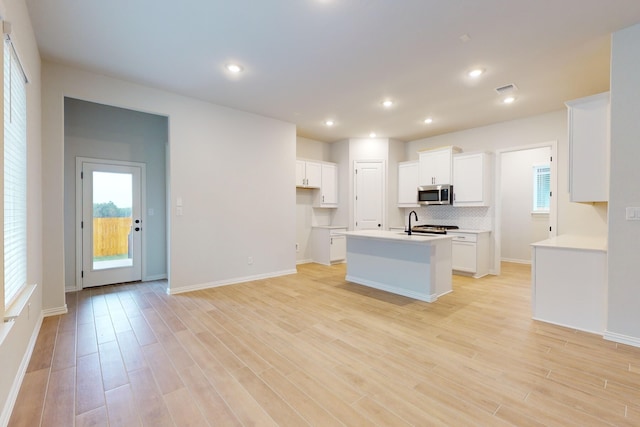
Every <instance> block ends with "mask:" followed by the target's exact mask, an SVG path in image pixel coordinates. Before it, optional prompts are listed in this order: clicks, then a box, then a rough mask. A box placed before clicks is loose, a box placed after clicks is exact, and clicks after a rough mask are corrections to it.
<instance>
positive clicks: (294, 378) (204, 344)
mask: <svg viewBox="0 0 640 427" xmlns="http://www.w3.org/2000/svg"><path fill="white" fill-rule="evenodd" d="M298 271H299V272H298V274H296V275H291V276H285V277H281V278H275V279H267V280H260V281H254V282H248V283H243V284H238V285H232V286H225V287H220V288H215V289H210V290H206V291H198V292H192V293H188V294H182V295H176V296H167V295H166V293H165V286H166V283H165V282H151V283H144V284H136V285H118V286H107V287H101V288H96V289H88V290H84V291H81V292H77V293H72V294H67V303H68V307H69V314H66V315H64V316H55V317H48V318H46V319H45V320H44V323H43V325H42V329H41V332H40V335H39V337H38V341H37V344H36V348H35V350H34V353H33V356H32V359H31V362H30V364H29V367H28V370H27V374H26V376H25V379H24V382H23V384H22V388H21V391H20V395H19V397H18V401H17V403H16V406H15V409H14V411H13V414H12V418H11V421H10V426H29V427H32V426H65V427H66V426H74V425H75V426H100V425H101V426H106V425H109V426H137V425H144V426H249V425H256V426H275V425H282V426H304V425H314V426H341V425H345V426H376V425H377V426H410V425H415V426H473V425H478V426H512V425H515V426H610V425H615V426H638V425H640V349H638V348H634V347H628V346H624V345H620V344H616V343H613V342H609V341H605V340H603V339H602V338H601V337H599V336H594V335H590V334H586V333H582V332H578V331H575V330H571V329H567V328H562V327H558V326H553V325H549V324H545V323H541V322H536V321H533V320H531V308H530V301H531V298H530V274H529V267H528V266H523V265H517V264H508V263H505V264H504V265H503V272H502V275H501V276H499V277H487V278H483V279H477V280H476V279H470V278H465V277H460V276H454V292H453V293H452V294H449V295H446V296H444V297H442V298H440V299H439V300H438V301H437V302H436V303H432V304H428V303H424V302H418V301H415V300H412V299H409V298H405V297H401V296H396V295H392V294H389V293H385V292H382V291H377V290H374V289H369V288H366V287H363V286H359V285H355V284H352V283H348V282H346V281H345V280H344V276H345V266H344V265H337V266H332V267H325V266H320V265H317V264H306V265H301V266H298Z"/></svg>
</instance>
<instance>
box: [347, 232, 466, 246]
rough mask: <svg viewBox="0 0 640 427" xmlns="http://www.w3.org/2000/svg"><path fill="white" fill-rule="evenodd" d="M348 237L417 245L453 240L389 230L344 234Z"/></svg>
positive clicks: (448, 237)
mask: <svg viewBox="0 0 640 427" xmlns="http://www.w3.org/2000/svg"><path fill="white" fill-rule="evenodd" d="M340 234H344V235H345V236H348V237H358V238H363V239H377V240H393V241H398V242H405V243H415V244H431V243H437V242H438V241H439V240H447V239H453V236H449V235H447V234H428V235H426V234H417V233H414V234H412V235H408V234H407V233H405V232H400V231H389V230H357V231H347V232H344V233H340Z"/></svg>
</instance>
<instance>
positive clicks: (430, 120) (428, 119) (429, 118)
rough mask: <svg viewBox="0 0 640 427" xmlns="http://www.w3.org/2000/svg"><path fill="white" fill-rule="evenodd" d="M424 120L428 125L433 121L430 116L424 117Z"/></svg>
mask: <svg viewBox="0 0 640 427" xmlns="http://www.w3.org/2000/svg"><path fill="white" fill-rule="evenodd" d="M424 122H425V123H426V124H428V125H430V124H431V123H433V119H432V118H431V117H427V118H426V119H424Z"/></svg>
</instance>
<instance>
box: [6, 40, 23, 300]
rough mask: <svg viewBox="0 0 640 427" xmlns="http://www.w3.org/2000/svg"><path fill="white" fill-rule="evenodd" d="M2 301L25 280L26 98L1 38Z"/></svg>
mask: <svg viewBox="0 0 640 427" xmlns="http://www.w3.org/2000/svg"><path fill="white" fill-rule="evenodd" d="M3 76H4V78H3V80H4V165H3V173H4V305H5V308H6V307H8V306H9V305H10V304H11V303H12V302H13V301H14V300H15V298H16V296H17V295H18V293H19V292H20V290H21V289H22V288H23V287H24V286H25V285H26V281H27V120H26V119H27V102H26V90H25V83H26V79H25V75H24V72H23V70H22V66H21V65H20V62H19V60H18V57H17V55H16V52H15V50H14V48H13V45H12V44H11V40H9V39H8V38H7V39H6V40H5V42H4V74H3Z"/></svg>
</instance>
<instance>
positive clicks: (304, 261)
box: [296, 258, 313, 265]
mask: <svg viewBox="0 0 640 427" xmlns="http://www.w3.org/2000/svg"><path fill="white" fill-rule="evenodd" d="M312 262H313V260H312V259H311V258H309V259H299V260H296V265H300V264H311V263H312Z"/></svg>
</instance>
